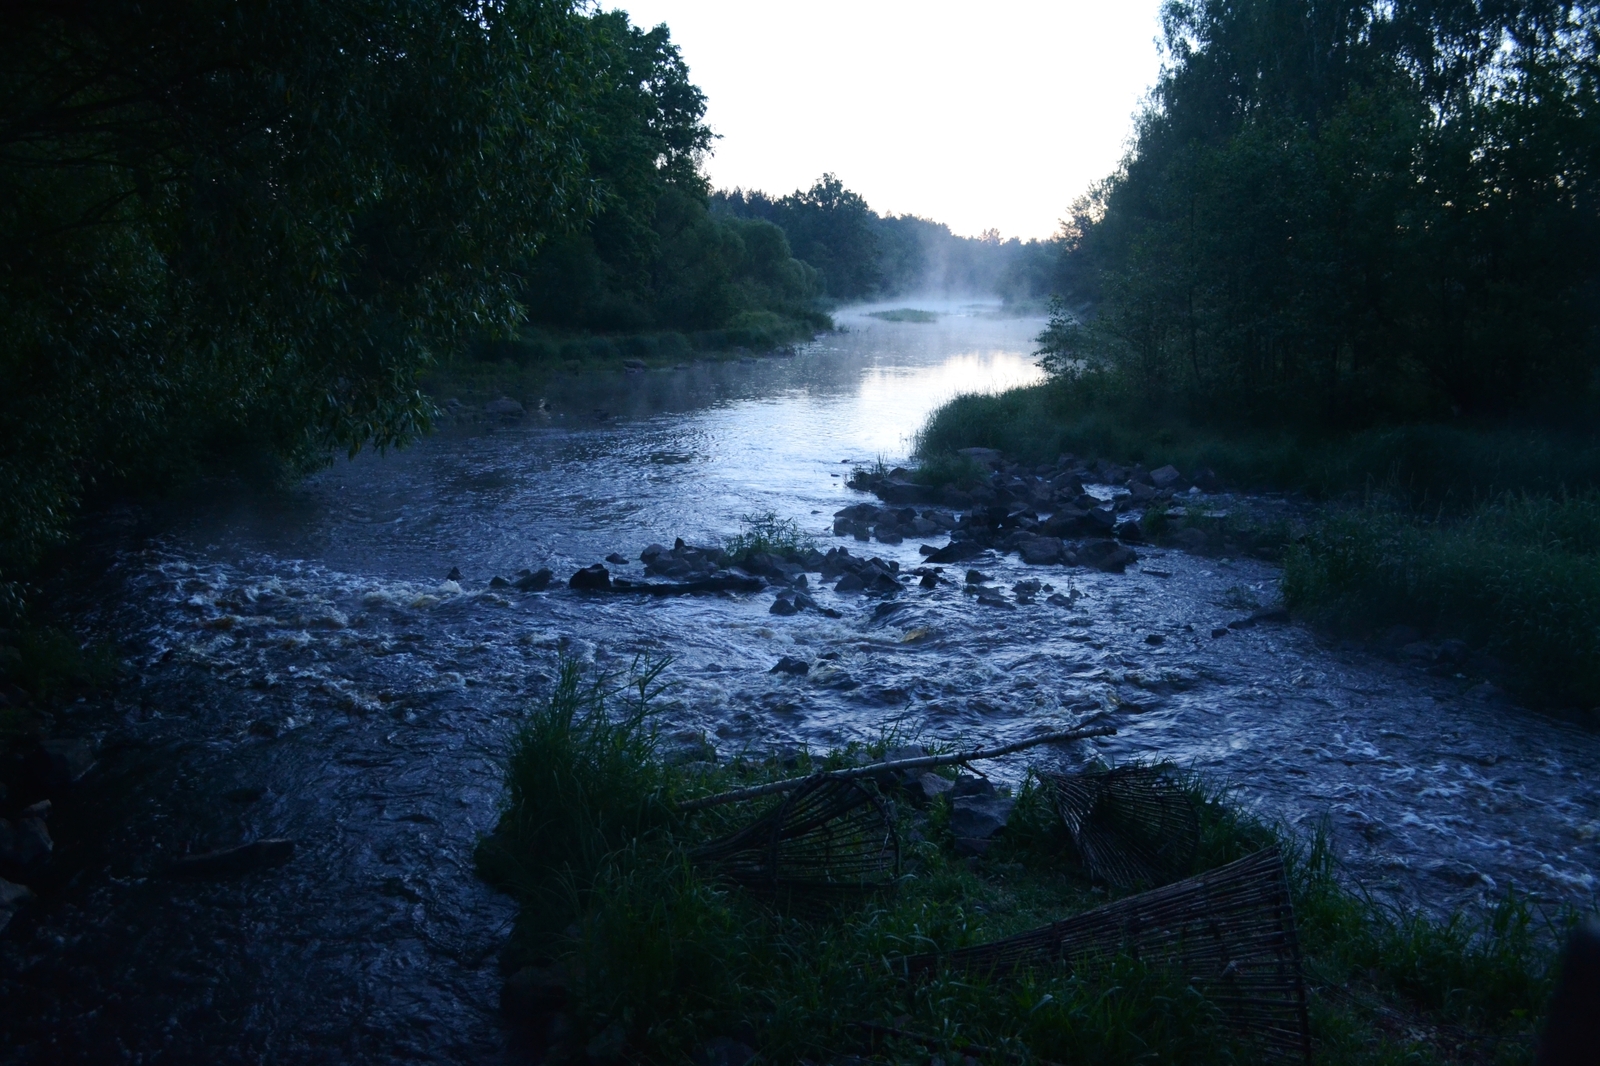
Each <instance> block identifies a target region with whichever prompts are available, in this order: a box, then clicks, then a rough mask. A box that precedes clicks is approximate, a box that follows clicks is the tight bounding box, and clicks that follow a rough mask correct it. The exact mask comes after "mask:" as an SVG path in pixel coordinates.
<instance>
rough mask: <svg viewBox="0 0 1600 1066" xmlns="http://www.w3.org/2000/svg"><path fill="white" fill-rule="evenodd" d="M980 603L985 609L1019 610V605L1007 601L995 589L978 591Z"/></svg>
mask: <svg viewBox="0 0 1600 1066" xmlns="http://www.w3.org/2000/svg"><path fill="white" fill-rule="evenodd" d="M978 603H980V604H982V605H983V606H984V607H1003V608H1005V609H1006V610H1008V611H1014V610H1016V609H1017V605H1016V604H1014V603H1012V602H1011V601H1010V600H1008V599H1006V598H1005V597H1004V596H1002V595H1001V594H1000V593H998V592H996V591H995V590H994V589H989V588H984V589H979V590H978Z"/></svg>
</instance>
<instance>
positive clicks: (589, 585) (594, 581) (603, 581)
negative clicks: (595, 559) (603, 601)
mask: <svg viewBox="0 0 1600 1066" xmlns="http://www.w3.org/2000/svg"><path fill="white" fill-rule="evenodd" d="M567 586H568V587H569V588H574V589H590V590H594V589H609V588H610V587H611V572H610V571H609V570H607V569H606V568H605V567H604V566H603V565H601V564H600V563H595V564H594V565H593V566H586V567H584V568H583V569H582V570H579V571H578V572H577V573H575V574H573V575H572V577H570V578H568V579H567Z"/></svg>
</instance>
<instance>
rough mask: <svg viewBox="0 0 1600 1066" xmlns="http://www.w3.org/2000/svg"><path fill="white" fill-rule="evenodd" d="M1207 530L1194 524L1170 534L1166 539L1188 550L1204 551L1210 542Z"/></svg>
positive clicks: (1175, 545)
mask: <svg viewBox="0 0 1600 1066" xmlns="http://www.w3.org/2000/svg"><path fill="white" fill-rule="evenodd" d="M1210 540H1211V539H1210V538H1209V537H1207V536H1206V531H1205V530H1203V529H1197V528H1195V527H1194V526H1187V527H1185V528H1183V529H1180V530H1178V531H1177V532H1175V533H1172V534H1170V535H1168V537H1167V538H1166V541H1167V543H1168V544H1171V545H1172V546H1173V547H1175V548H1182V549H1183V550H1184V551H1186V552H1195V553H1198V552H1203V551H1205V550H1206V548H1207V547H1208V546H1209V544H1210Z"/></svg>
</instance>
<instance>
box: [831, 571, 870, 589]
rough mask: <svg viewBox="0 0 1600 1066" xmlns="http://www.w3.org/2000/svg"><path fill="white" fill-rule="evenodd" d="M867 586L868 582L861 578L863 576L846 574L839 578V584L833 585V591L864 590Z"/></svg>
mask: <svg viewBox="0 0 1600 1066" xmlns="http://www.w3.org/2000/svg"><path fill="white" fill-rule="evenodd" d="M866 587H867V583H866V582H865V581H863V580H861V578H859V577H857V576H856V575H855V574H846V575H844V576H843V577H841V578H840V579H839V583H838V584H837V585H835V586H833V591H835V592H861V591H864V590H865V589H866Z"/></svg>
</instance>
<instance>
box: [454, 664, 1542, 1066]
mask: <svg viewBox="0 0 1600 1066" xmlns="http://www.w3.org/2000/svg"><path fill="white" fill-rule="evenodd" d="M658 679H659V673H658V672H647V674H646V677H645V679H644V681H643V682H642V685H641V684H640V683H635V685H633V686H632V687H631V688H630V689H628V691H627V692H626V694H625V695H624V698H622V699H621V700H620V701H618V700H617V697H616V695H615V694H613V693H611V692H609V691H608V689H607V688H606V687H605V686H604V684H603V683H600V684H597V683H595V682H594V681H585V680H584V679H583V678H582V676H581V674H580V672H579V671H578V669H577V667H576V666H575V665H574V664H571V663H567V664H564V665H563V667H562V670H561V673H560V677H559V680H558V681H557V683H556V684H555V686H554V687H553V689H552V691H551V694H550V695H549V697H547V698H546V699H545V700H543V701H542V702H540V703H539V704H537V705H536V706H534V707H533V708H532V709H531V710H530V711H529V713H528V717H527V718H526V719H525V721H524V723H523V726H522V728H521V730H520V731H519V733H518V735H517V737H516V739H515V741H514V743H513V748H512V754H511V759H510V762H509V765H508V771H507V789H508V792H507V806H506V809H505V814H504V816H503V817H502V819H501V821H500V824H499V826H498V827H497V828H496V830H495V832H494V833H493V834H491V835H490V836H488V837H486V838H484V840H483V841H482V843H481V844H480V847H479V851H478V858H479V869H480V871H481V872H482V873H483V875H484V876H485V877H486V878H488V879H489V880H490V881H491V882H492V883H494V884H495V885H497V886H499V887H500V888H502V889H503V890H505V891H507V892H510V893H511V894H512V895H513V896H514V897H515V898H516V899H517V900H518V902H519V903H520V904H521V909H520V912H519V915H518V919H517V923H516V927H515V930H514V933H513V937H512V941H511V943H510V945H509V946H508V948H507V952H506V957H505V965H506V969H507V971H508V972H509V973H511V974H513V977H512V978H511V980H510V981H509V982H508V985H507V989H508V992H507V996H506V999H505V1004H506V1007H507V1010H508V1012H510V1015H511V1020H512V1021H513V1023H515V1024H518V1025H520V1026H522V1027H523V1028H524V1029H525V1031H526V1033H527V1035H528V1037H529V1039H530V1040H532V1041H533V1042H534V1043H535V1044H538V1045H546V1044H547V1045H549V1050H550V1051H551V1052H552V1053H553V1054H554V1055H555V1057H557V1058H559V1057H560V1056H562V1055H572V1056H581V1055H582V1054H584V1053H585V1051H587V1052H588V1053H589V1054H591V1055H599V1056H602V1057H603V1056H604V1055H607V1054H610V1055H616V1056H627V1057H629V1058H632V1059H634V1060H637V1061H648V1062H673V1061H685V1060H686V1059H688V1058H689V1057H690V1056H691V1055H693V1054H694V1053H695V1052H697V1051H702V1052H703V1051H704V1049H705V1048H706V1047H707V1046H708V1045H710V1044H711V1042H712V1041H715V1040H716V1039H718V1038H726V1039H733V1040H738V1041H740V1042H743V1043H746V1044H748V1045H750V1046H751V1047H753V1048H755V1049H757V1050H758V1051H759V1052H760V1053H761V1054H762V1056H763V1057H764V1059H765V1060H767V1061H775V1062H793V1061H800V1060H802V1059H805V1058H810V1059H813V1060H815V1061H833V1060H836V1059H837V1058H839V1057H840V1056H844V1055H850V1054H858V1053H862V1052H864V1051H867V1050H868V1040H867V1037H866V1036H865V1034H864V1033H863V1031H862V1030H861V1029H860V1028H859V1023H862V1022H871V1023H879V1024H891V1025H893V1026H894V1027H896V1028H899V1029H903V1030H909V1031H912V1032H916V1033H919V1034H922V1035H925V1036H927V1037H929V1038H931V1039H932V1040H934V1041H935V1043H936V1044H937V1045H939V1046H941V1047H943V1048H944V1049H945V1050H949V1049H951V1048H958V1047H961V1046H964V1045H967V1044H973V1043H976V1044H982V1045H986V1046H988V1047H991V1048H995V1049H999V1050H1000V1051H1001V1052H1002V1053H1005V1054H1016V1055H1020V1056H1022V1057H1023V1061H1031V1060H1032V1058H1033V1057H1035V1056H1037V1057H1038V1058H1040V1059H1049V1060H1053V1061H1057V1062H1067V1063H1085V1064H1087V1063H1118V1062H1129V1063H1131V1062H1149V1061H1164V1062H1168V1061H1170V1062H1179V1061H1181V1062H1194V1063H1213V1062H1214V1063H1233V1062H1240V1061H1249V1060H1250V1056H1251V1052H1250V1049H1249V1047H1247V1046H1242V1045H1240V1044H1239V1043H1238V1040H1237V1039H1236V1037H1235V1035H1234V1034H1233V1032H1232V1031H1231V1030H1230V1029H1229V1027H1228V1026H1227V1024H1226V1022H1225V1019H1224V1018H1223V1017H1222V1016H1221V1015H1220V1014H1219V1013H1218V1011H1217V1010H1216V1008H1215V1007H1214V1006H1213V1005H1212V1004H1210V1003H1208V1002H1207V1001H1206V1000H1205V999H1204V997H1202V996H1200V995H1199V994H1197V993H1196V992H1195V991H1194V990H1193V988H1191V987H1189V986H1187V985H1185V984H1184V983H1182V982H1181V981H1178V980H1175V978H1174V976H1173V975H1171V974H1167V973H1163V972H1158V971H1155V970H1152V969H1149V968H1147V967H1144V966H1141V965H1140V964H1139V963H1138V962H1137V961H1136V960H1133V959H1129V958H1122V959H1118V960H1115V961H1114V962H1113V964H1112V965H1110V966H1109V967H1108V968H1106V969H1105V970H1102V971H1100V972H1098V973H1097V974H1095V975H1093V976H1086V975H1078V974H1073V973H1069V972H1066V971H1064V970H1059V969H1046V970H1041V971H1037V972H1033V973H1029V974H1026V975H1023V976H1020V977H1018V978H1016V979H1012V980H1004V981H986V980H981V979H976V978H973V977H971V976H959V975H954V974H942V975H940V976H937V977H935V978H934V979H932V980H929V981H926V982H923V983H920V984H905V983H902V982H901V981H900V980H899V979H898V977H897V976H896V975H895V973H894V972H893V970H892V968H891V967H890V966H889V965H888V962H887V960H889V959H892V958H893V957H895V956H899V955H903V954H909V953H916V952H919V951H925V950H928V949H929V948H930V947H938V948H941V949H948V948H953V947H957V946H963V945H967V944H974V943H982V942H985V941H987V940H990V939H993V938H996V937H1000V936H1004V935H1007V934H1010V933H1014V932H1019V931H1021V930H1024V929H1029V928H1034V927H1037V926H1039V925H1042V924H1044V923H1047V922H1050V921H1054V920H1057V919H1059V918H1061V917H1064V916H1066V915H1068V914H1071V913H1076V912H1078V911H1082V910H1084V909H1087V908H1089V907H1092V906H1095V905H1098V904H1099V903H1102V902H1104V901H1105V899H1106V896H1105V894H1104V891H1103V890H1100V889H1096V888H1094V887H1092V886H1091V885H1090V884H1089V882H1088V881H1087V880H1086V879H1085V877H1084V875H1083V873H1082V871H1081V870H1080V869H1078V868H1077V867H1076V866H1075V864H1074V863H1073V862H1072V861H1071V860H1070V859H1068V858H1067V857H1066V856H1067V849H1066V848H1065V847H1064V846H1063V845H1064V840H1063V837H1062V834H1061V831H1060V830H1059V828H1058V826H1057V823H1056V822H1055V820H1054V819H1053V817H1052V812H1051V810H1050V807H1049V805H1048V804H1047V803H1046V802H1045V800H1044V797H1043V795H1042V793H1041V792H1040V791H1039V790H1037V789H1035V788H1033V787H1032V786H1031V785H1029V786H1025V787H1024V788H1023V790H1022V791H1021V793H1020V794H1019V796H1018V802H1017V807H1016V809H1015V811H1014V813H1013V815H1012V818H1011V821H1010V823H1009V824H1008V828H1007V830H1006V833H1005V835H1004V836H1003V838H1002V839H1001V841H1000V842H999V843H998V844H997V846H996V848H995V849H994V850H992V851H991V852H990V853H989V854H988V855H986V856H985V857H984V858H983V859H981V860H976V861H969V860H963V859H960V858H958V857H956V855H955V854H954V852H953V850H952V843H953V841H952V839H951V836H950V833H949V828H948V821H947V817H948V816H947V814H946V813H945V809H944V808H943V807H942V806H941V805H940V804H939V803H938V802H937V801H936V802H935V804H933V805H932V806H930V807H929V808H928V810H927V813H926V814H925V815H922V816H919V815H917V814H915V812H911V811H908V810H907V809H905V808H904V807H903V806H902V809H901V815H902V816H901V818H900V819H899V825H898V828H897V831H898V832H899V833H900V834H901V847H902V856H903V859H904V871H903V876H902V878H901V879H900V881H899V883H898V884H897V886H896V887H895V890H894V891H893V892H892V893H890V894H884V895H880V896H876V897H869V898H866V899H863V900H861V901H859V902H857V903H854V904H839V905H837V906H829V907H826V908H824V909H823V910H821V911H818V912H811V911H809V910H807V911H803V912H801V911H778V910H773V909H771V908H769V907H767V906H766V905H763V904H760V903H758V902H756V901H755V900H753V899H751V898H749V897H747V896H746V895H744V894H743V893H742V891H741V890H739V889H738V888H736V887H733V886H729V885H726V884H722V883H719V882H717V881H715V880H709V879H707V878H706V877H705V876H703V875H702V874H701V873H699V872H697V871H696V870H695V869H694V868H693V867H692V866H691V865H690V864H689V862H688V860H687V858H686V852H687V849H688V848H689V847H691V846H693V845H694V844H696V843H699V842H702V841H704V840H707V839H711V838H713V837H715V836H717V835H719V834H721V833H723V832H726V831H728V830H729V829H731V828H733V827H735V826H736V825H739V824H742V823H743V821H744V820H745V819H748V818H750V817H754V814H755V812H754V811H753V810H747V809H744V808H745V807H746V806H749V805H728V806H723V807H716V808H711V809H709V810H706V811H703V812H700V813H699V814H697V815H694V816H689V815H686V814H685V813H684V812H683V811H682V809H681V808H680V807H679V806H678V803H679V801H680V800H682V799H683V798H685V797H688V796H691V795H698V794H705V793H707V792H711V791H717V790H720V789H722V788H726V787H733V786H737V785H740V784H745V783H751V782H757V781H763V780H770V779H773V778H777V777H786V776H791V775H793V774H796V773H804V772H806V771H808V770H811V769H817V768H822V767H831V766H839V765H845V764H847V763H849V762H851V761H853V760H854V759H855V758H856V757H857V756H858V754H860V753H861V749H860V748H859V747H852V748H850V749H847V750H845V751H840V752H834V753H832V754H830V755H827V756H824V757H814V756H811V755H805V754H803V755H801V756H800V759H799V762H798V764H797V765H787V766H786V765H782V764H780V763H779V762H777V761H775V760H765V759H762V758H760V757H756V758H739V759H736V760H733V761H732V762H730V763H727V764H723V765H719V766H715V767H708V766H706V765H705V764H704V763H702V764H700V765H699V766H698V767H693V766H688V767H686V766H685V765H683V764H681V763H680V764H679V765H678V766H676V767H675V766H671V765H668V764H667V763H666V762H665V761H663V760H662V758H661V756H660V753H659V752H658V750H657V748H656V744H655V738H654V735H653V733H652V729H651V715H650V713H649V711H648V706H649V696H650V694H651V692H652V691H653V689H652V686H653V685H654V683H655V682H656V681H657V680H658ZM886 743H887V742H886ZM883 751H884V745H881V744H880V745H871V746H869V747H868V752H869V753H870V754H872V755H874V756H881V755H882V754H883ZM1191 787H1192V788H1193V789H1194V790H1195V798H1196V800H1197V802H1198V803H1199V804H1200V809H1201V811H1202V826H1203V833H1202V845H1201V849H1200V854H1199V855H1198V856H1197V858H1196V867H1195V869H1196V872H1198V871H1199V870H1201V869H1208V868H1212V867H1214V866H1217V865H1220V864H1221V863H1224V862H1227V861H1231V860H1232V859H1234V858H1238V857H1241V856H1243V855H1245V854H1249V853H1250V852H1253V851H1255V850H1257V849H1259V848H1260V847H1262V846H1263V845H1265V844H1266V843H1269V842H1271V841H1272V840H1274V839H1279V840H1280V841H1281V842H1282V843H1283V845H1284V846H1286V848H1287V851H1288V853H1289V854H1290V855H1291V856H1292V859H1291V867H1292V873H1291V880H1292V883H1293V886H1294V894H1295V904H1296V908H1297V918H1298V926H1299V931H1300V937H1301V942H1302V946H1303V948H1304V950H1305V952H1306V976H1307V980H1308V983H1309V987H1310V991H1311V996H1312V1026H1313V1034H1314V1039H1315V1041H1316V1045H1317V1053H1318V1058H1319V1061H1323V1062H1329V1063H1380V1062H1402V1061H1413V1062H1414V1061H1423V1062H1426V1061H1449V1060H1452V1059H1455V1058H1458V1057H1461V1056H1464V1055H1479V1054H1481V1055H1483V1056H1485V1057H1488V1058H1495V1057H1498V1060H1499V1061H1508V1062H1517V1061H1527V1060H1528V1059H1529V1058H1530V1056H1531V1041H1532V1036H1533V1034H1534V1032H1535V1028H1536V1025H1537V1019H1538V1016H1539V1014H1540V1012H1541V1011H1542V1010H1543V1007H1544V1003H1545V1000H1546V998H1547V997H1548V994H1549V978H1550V974H1549V966H1550V961H1551V950H1550V945H1551V943H1552V941H1553V937H1552V935H1551V934H1552V930H1551V929H1550V928H1547V927H1545V926H1543V925H1542V924H1541V923H1540V922H1539V921H1538V919H1537V917H1536V915H1534V913H1533V912H1532V911H1531V910H1530V909H1529V908H1528V907H1527V906H1526V905H1524V904H1523V903H1521V902H1520V901H1518V900H1515V899H1508V900H1505V901H1502V902H1501V903H1500V904H1498V905H1496V906H1494V907H1493V908H1491V909H1490V911H1489V912H1487V913H1486V914H1485V915H1484V916H1481V917H1480V918H1476V919H1473V918H1469V917H1467V916H1459V917H1457V918H1455V919H1452V920H1450V921H1447V922H1438V921H1434V920H1430V919H1428V918H1426V917H1424V916H1421V915H1419V914H1416V913H1413V912H1409V911H1403V910H1394V909H1390V908H1386V907H1383V906H1380V905H1378V904H1375V903H1373V902H1372V901H1370V900H1368V899H1367V898H1365V897H1363V896H1361V895H1360V894H1358V893H1354V892H1352V891H1350V890H1349V889H1348V888H1346V887H1344V886H1343V885H1342V884H1341V882H1340V880H1339V878H1338V877H1337V876H1336V865H1335V863H1334V861H1333V858H1332V856H1331V854H1330V853H1329V851H1328V849H1327V847H1326V843H1325V841H1323V840H1321V839H1320V838H1319V839H1317V840H1314V841H1311V842H1309V843H1306V844H1303V845H1302V844H1296V843H1295V842H1294V841H1293V840H1291V839H1290V838H1288V837H1286V836H1283V835H1282V834H1279V833H1277V832H1276V831H1275V830H1273V829H1271V828H1270V827H1268V826H1265V825H1263V824H1261V823H1260V822H1258V821H1255V820H1253V819H1252V818H1250V817H1248V816H1246V815H1243V814H1241V813H1240V812H1239V811H1238V810H1237V809H1235V808H1233V807H1231V806H1230V805H1229V804H1228V803H1227V802H1226V797H1225V796H1224V795H1222V794H1219V793H1217V792H1215V791H1210V790H1207V789H1206V788H1205V787H1204V786H1203V785H1202V784H1201V783H1199V782H1194V783H1193V784H1192V786H1191ZM755 806H759V804H758V805H755ZM518 989H522V990H523V991H522V993H520V994H519V992H518ZM530 989H531V990H533V994H528V990H530ZM875 1054H876V1055H877V1056H878V1057H879V1058H880V1059H884V1060H886V1061H926V1060H927V1057H928V1054H929V1049H928V1048H927V1047H926V1046H923V1045H921V1044H917V1043H913V1042H909V1041H899V1040H890V1041H888V1042H887V1043H880V1044H879V1045H878V1046H877V1049H876V1052H875ZM996 1061H998V1060H996Z"/></svg>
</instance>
